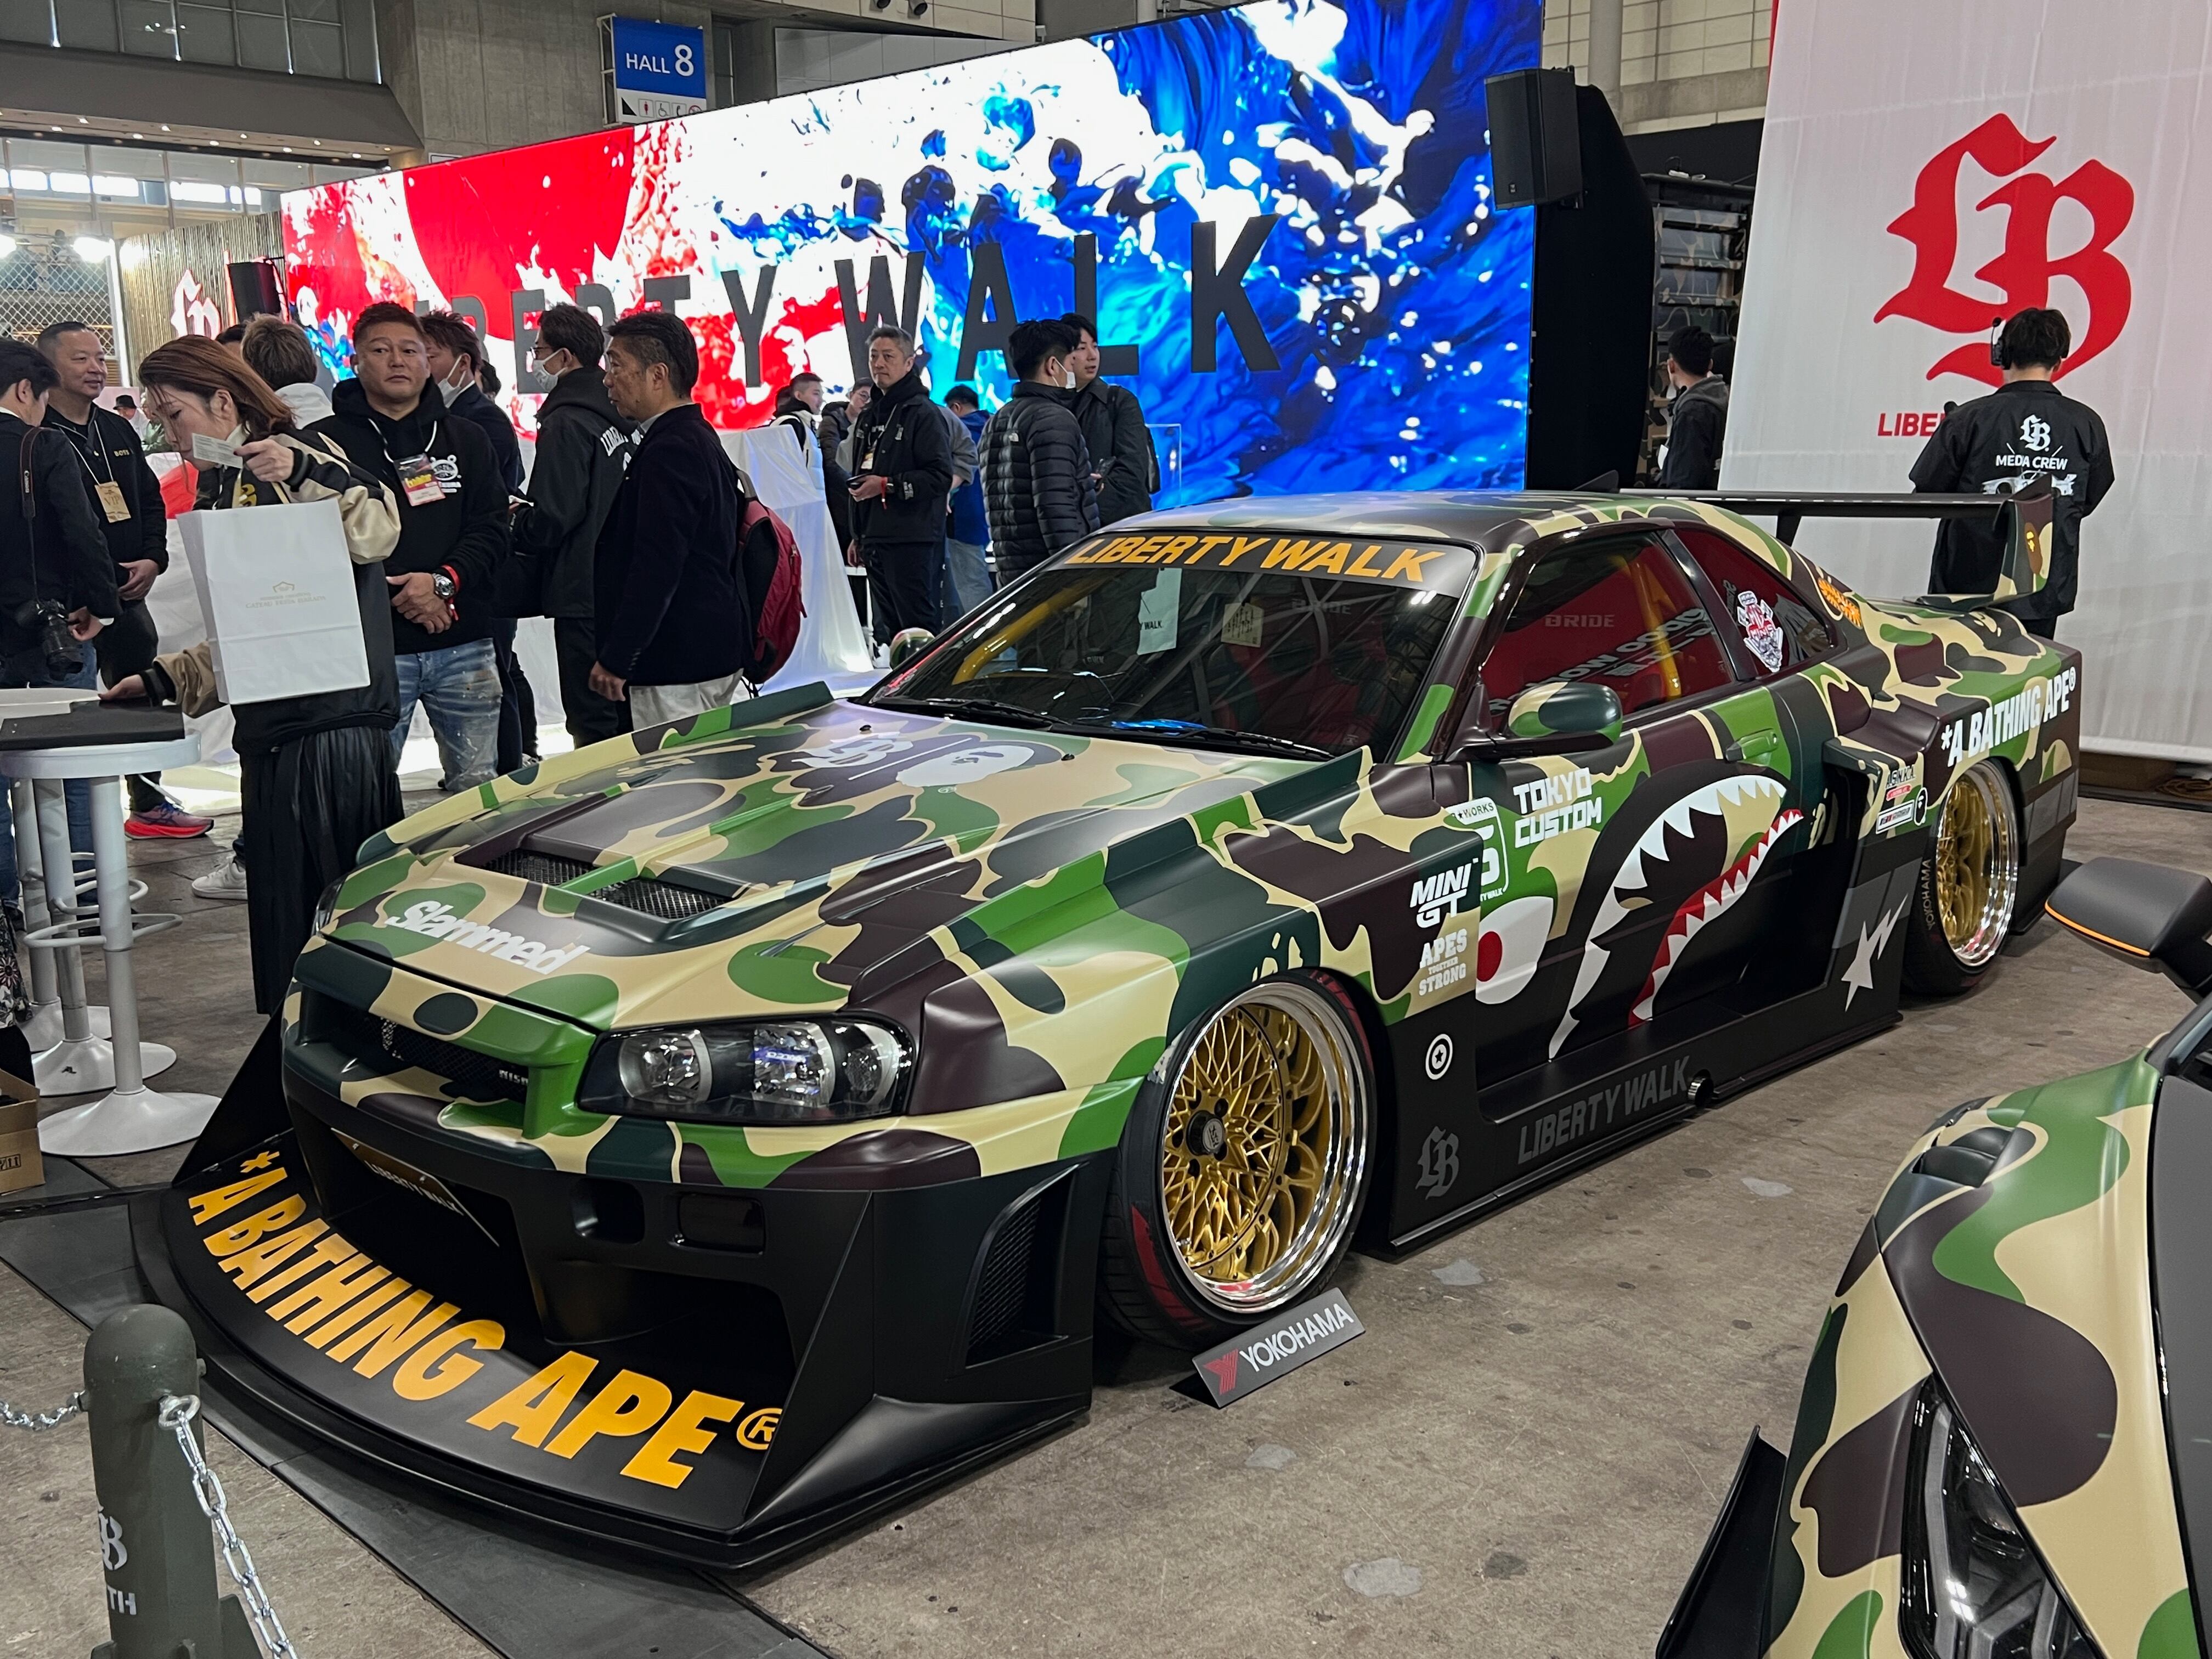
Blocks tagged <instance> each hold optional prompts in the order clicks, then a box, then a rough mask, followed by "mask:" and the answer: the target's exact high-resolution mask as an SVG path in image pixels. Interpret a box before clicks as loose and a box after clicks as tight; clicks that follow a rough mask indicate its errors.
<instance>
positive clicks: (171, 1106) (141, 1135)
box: [0, 735, 216, 1158]
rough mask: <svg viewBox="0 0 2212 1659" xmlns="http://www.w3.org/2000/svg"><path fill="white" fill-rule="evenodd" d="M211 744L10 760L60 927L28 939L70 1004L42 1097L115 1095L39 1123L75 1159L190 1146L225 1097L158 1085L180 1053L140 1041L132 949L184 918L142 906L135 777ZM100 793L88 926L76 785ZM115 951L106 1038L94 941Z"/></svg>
mask: <svg viewBox="0 0 2212 1659" xmlns="http://www.w3.org/2000/svg"><path fill="white" fill-rule="evenodd" d="M199 751H200V744H199V739H198V738H196V737H192V736H190V735H186V736H185V737H181V738H173V739H171V740H169V741H167V742H164V743H129V744H83V745H82V746H80V747H76V748H70V749H26V750H15V751H13V752H11V753H0V775H4V776H7V777H9V778H13V779H22V780H26V781H29V782H30V784H31V786H32V792H33V795H34V796H35V797H36V803H37V816H38V826H39V835H38V839H39V842H40V852H41V854H42V855H43V864H44V872H45V878H46V880H45V884H46V908H47V910H48V912H49V914H50V915H51V916H52V921H49V923H48V924H47V925H46V927H33V928H32V929H31V930H30V931H28V932H27V933H25V934H24V935H23V943H24V944H25V945H27V946H28V947H29V948H30V949H31V950H33V951H52V953H53V957H54V963H55V969H56V981H57V985H56V989H57V993H58V1000H59V1001H60V1003H61V1011H62V1025H63V1036H62V1040H61V1042H59V1043H58V1044H57V1045H56V1046H55V1047H54V1048H50V1049H48V1050H47V1051H46V1053H45V1054H41V1055H40V1056H39V1057H38V1059H37V1060H36V1062H35V1066H36V1069H37V1072H38V1079H37V1081H38V1085H39V1090H40V1093H41V1094H49V1093H51V1094H75V1093H82V1092H89V1091H93V1090H97V1089H109V1088H111V1085H112V1091H111V1092H110V1093H108V1094H106V1095H105V1096H103V1097H101V1098H100V1099H99V1100H95V1101H94V1102H93V1103H90V1104H89V1105H86V1106H74V1107H71V1108H70V1109H69V1110H67V1111H65V1112H57V1113H55V1114H54V1115H52V1117H49V1118H46V1120H44V1121H42V1122H41V1123H40V1125H39V1146H40V1150H41V1151H44V1152H52V1153H54V1154H57V1155H58V1156H61V1157H70V1158H111V1157H114V1156H116V1155H117V1154H118V1153H123V1152H151V1151H153V1150H154V1149H155V1147H157V1146H175V1145H176V1144H177V1143H178V1142H179V1141H184V1140H190V1139H193V1138H194V1137H195V1136H197V1134H198V1133H199V1132H200V1131H201V1130H202V1129H204V1128H205V1127H207V1121H208V1119H209V1118H210V1117H211V1116H213V1115H214V1114H215V1109H216V1097H214V1096H213V1095H200V1094H164V1093H161V1092H160V1091H156V1090H153V1089H149V1088H148V1087H147V1086H146V1078H147V1076H148V1075H149V1073H155V1072H159V1071H161V1070H162V1069H164V1068H166V1067H167V1066H170V1065H171V1064H173V1062H174V1061H175V1060H176V1054H175V1051H174V1050H173V1049H169V1048H164V1047H162V1046H161V1044H159V1043H142V1042H140V1041H139V1037H138V988H137V977H136V974H135V972H134V970H133V969H132V966H131V947H132V946H133V945H135V944H136V943H137V940H138V939H142V938H143V937H144V936H145V935H147V934H148V933H159V932H161V931H162V930H163V929H164V928H168V927H175V926H176V925H177V923H178V922H179V921H180V920H181V918H180V917H178V916H175V915H133V914H132V913H131V863H130V842H129V841H128V840H127V839H126V838H125V835H124V833H123V780H124V779H125V777H128V776H131V775H135V774H137V773H141V772H163V771H167V770H168V769H171V768H173V767H179V766H190V765H191V764H192V763H194V762H196V761H197V760H198V758H199ZM74 778H82V779H84V780H86V781H88V783H89V784H90V786H91V794H92V849H93V867H94V887H95V889H96V890H97V892H98V895H99V904H98V919H97V920H96V921H88V920H86V919H85V918H84V916H83V915H82V910H83V907H82V905H81V904H80V903H79V902H78V898H77V885H76V871H75V867H74V863H73V860H72V859H71V855H70V840H69V816H68V811H67V807H66V805H65V803H64V799H63V795H62V784H63V783H64V781H67V780H70V779H74ZM84 945H99V946H100V949H101V950H102V951H106V955H107V1007H108V1025H109V1028H110V1030H111V1032H112V1036H109V1037H100V1036H95V1035H94V1032H93V1029H92V1021H91V1017H90V1012H89V1010H88V1008H87V1007H86V1005H85V997H84V964H83V961H82V957H81V956H80V954H79V953H80V951H81V949H82V946H84Z"/></svg>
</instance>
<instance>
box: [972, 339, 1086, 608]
mask: <svg viewBox="0 0 2212 1659" xmlns="http://www.w3.org/2000/svg"><path fill="white" fill-rule="evenodd" d="M1075 349H1076V333H1075V331H1074V330H1073V329H1072V328H1070V327H1069V326H1068V325H1066V323H1062V322H1039V323H1024V324H1022V325H1021V326H1020V327H1018V328H1017V329H1015V330H1014V331H1013V333H1012V335H1011V336H1010V337H1008V339H1007V341H1006V357H1007V360H1008V362H1009V363H1010V365H1011V366H1012V368H1013V371H1014V373H1015V374H1016V375H1018V377H1019V380H1018V384H1017V385H1016V386H1015V387H1014V395H1013V396H1012V397H1011V398H1007V399H1006V403H1005V404H1002V405H1001V406H1000V410H999V412H998V413H997V414H995V415H994V416H991V419H990V422H989V423H988V424H987V425H986V426H985V427H984V428H983V442H982V451H983V511H984V513H986V514H987V516H988V517H989V519H990V520H991V545H992V547H993V549H994V550H995V551H996V552H997V554H998V559H999V580H1000V584H1001V585H1004V584H1006V583H1007V582H1012V581H1016V580H1019V579H1020V578H1021V576H1022V575H1023V574H1024V573H1025V572H1027V571H1028V570H1030V568H1032V567H1033V566H1036V565H1038V564H1042V562H1044V561H1045V560H1047V559H1048V558H1050V557H1051V556H1053V555H1054V554H1055V553H1057V552H1059V551H1060V550H1061V549H1062V548H1065V547H1069V546H1072V545H1073V544H1075V543H1077V542H1079V541H1080V540H1082V539H1083V538H1084V537H1085V536H1087V535H1089V534H1090V533H1091V532H1092V531H1094V530H1096V529H1097V528H1098V495H1097V489H1096V488H1095V487H1094V486H1093V485H1092V483H1091V452H1090V450H1089V449H1088V448H1086V447H1085V445H1084V442H1083V428H1081V427H1080V426H1079V425H1078V424H1077V423H1076V419H1075V414H1074V411H1073V410H1070V409H1069V408H1068V406H1067V398H1068V392H1067V383H1068V381H1069V380H1071V379H1073V370H1072V369H1070V368H1069V367H1068V362H1067V360H1068V359H1069V358H1070V357H1071V356H1073V355H1074V353H1075Z"/></svg>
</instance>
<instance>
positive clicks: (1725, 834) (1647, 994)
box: [1551, 772, 1802, 1055]
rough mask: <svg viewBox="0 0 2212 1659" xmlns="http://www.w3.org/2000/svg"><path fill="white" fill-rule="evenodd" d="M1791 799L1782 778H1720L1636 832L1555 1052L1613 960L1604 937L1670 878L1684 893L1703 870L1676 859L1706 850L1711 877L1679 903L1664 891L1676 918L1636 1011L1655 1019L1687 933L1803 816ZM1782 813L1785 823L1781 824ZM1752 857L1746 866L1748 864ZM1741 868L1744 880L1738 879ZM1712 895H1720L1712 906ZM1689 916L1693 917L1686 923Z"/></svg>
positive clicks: (1586, 950) (1724, 903)
mask: <svg viewBox="0 0 2212 1659" xmlns="http://www.w3.org/2000/svg"><path fill="white" fill-rule="evenodd" d="M1787 799H1789V792H1788V791H1787V790H1786V789H1785V788H1784V786H1783V784H1782V782H1781V781H1780V780H1779V779H1777V778H1772V777H1769V776H1766V775H1764V774H1761V773H1754V772H1747V773H1745V774H1743V775H1741V776H1739V777H1730V778H1723V779H1720V780H1719V781H1717V782H1713V783H1708V784H1705V785H1702V786H1700V787H1698V788H1696V789H1693V790H1692V791H1691V792H1690V793H1688V794H1686V795H1684V796H1683V797H1682V798H1681V799H1679V800H1677V801H1675V802H1674V804H1673V805H1670V806H1668V808H1667V810H1666V811H1664V812H1662V813H1661V814H1660V815H1659V817H1658V819H1657V821H1656V822H1655V823H1653V824H1652V825H1651V827H1650V829H1646V830H1645V831H1644V833H1643V835H1642V836H1639V837H1638V839H1637V842H1636V845H1635V846H1633V847H1632V848H1629V851H1628V856H1627V857H1626V858H1624V859H1623V860H1621V861H1620V868H1619V869H1618V870H1616V871H1615V872H1613V879H1612V880H1611V881H1610V882H1609V883H1607V885H1606V889H1605V896H1604V897H1603V899H1601V901H1600V902H1599V904H1598V908H1597V915H1595V918H1593V920H1592V921H1591V922H1590V929H1589V943H1588V944H1586V945H1584V946H1583V958H1582V962H1581V963H1580V965H1579V966H1578V967H1577V969H1576V972H1575V988H1574V992H1573V994H1571V996H1569V997H1568V999H1567V1010H1566V1012H1565V1013H1564V1014H1563V1015H1561V1016H1560V1018H1559V1030H1556V1031H1554V1032H1553V1034H1552V1042H1551V1053H1552V1054H1554V1055H1556V1054H1558V1053H1559V1050H1560V1049H1561V1048H1564V1047H1565V1045H1566V1041H1567V1038H1568V1037H1569V1036H1571V1035H1573V1032H1574V1030H1575V1027H1576V1025H1577V1023H1578V1022H1579V1018H1580V1010H1581V1008H1582V1006H1583V1001H1584V1000H1585V999H1586V998H1588V997H1589V994H1590V993H1591V992H1592V991H1594V990H1595V989H1596V987H1597V985H1598V981H1600V980H1601V979H1602V978H1603V977H1604V975H1605V970H1606V969H1607V966H1608V965H1609V964H1610V963H1611V962H1612V961H1613V945H1609V944H1607V943H1606V940H1607V937H1608V936H1609V935H1611V934H1612V933H1613V930H1614V929H1615V928H1617V927H1620V926H1621V925H1622V924H1623V923H1625V922H1628V921H1631V920H1632V918H1633V917H1634V916H1635V915H1636V914H1637V913H1638V912H1639V911H1641V910H1644V909H1645V908H1649V907H1650V905H1651V904H1652V903H1653V902H1655V890H1662V889H1663V886H1664V885H1665V884H1668V883H1669V882H1670V880H1671V884H1672V885H1673V887H1674V892H1680V890H1681V886H1682V884H1683V883H1685V882H1686V881H1688V880H1691V879H1694V878H1696V877H1697V876H1698V875H1699V874H1701V873H1702V872H1699V871H1696V870H1694V869H1692V868H1687V867H1678V864H1677V861H1678V860H1684V859H1686V858H1690V857H1692V856H1697V855H1699V854H1702V855H1703V856H1704V857H1705V858H1707V859H1709V860H1711V861H1710V862H1708V863H1706V864H1705V870H1708V871H1711V872H1713V873H1712V874H1711V877H1710V878H1707V879H1705V881H1703V882H1702V883H1700V884H1699V886H1698V887H1697V889H1696V890H1694V891H1693V892H1692V893H1691V894H1690V896H1689V897H1688V898H1686V899H1684V900H1680V901H1674V896H1673V893H1668V895H1667V900H1668V902H1669V908H1670V910H1671V911H1672V912H1673V918H1674V919H1673V921H1671V922H1670V923H1669V925H1668V929H1667V933H1666V935H1665V936H1664V937H1663V938H1662V940H1661V941H1660V944H1659V947H1658V949H1657V950H1656V951H1655V952H1654V954H1653V959H1652V965H1651V974H1650V976H1649V977H1648V980H1647V982H1646V984H1645V986H1644V991H1643V994H1641V995H1639V996H1638V999H1637V1003H1636V1009H1637V1012H1635V1013H1634V1014H1633V1015H1632V1019H1635V1020H1638V1021H1641V1020H1644V1019H1648V1018H1650V1002H1651V998H1652V997H1653V996H1655V995H1656V994H1657V992H1658V988H1659V984H1660V982H1661V981H1663V980H1664V979H1665V978H1666V976H1667V974H1668V971H1670V970H1671V969H1673V967H1674V963H1675V962H1676V961H1677V960H1679V959H1680V955H1681V951H1682V950H1683V948H1684V947H1685V946H1686V945H1687V944H1688V943H1689V939H1690V937H1691V936H1692V934H1694V933H1696V932H1697V931H1698V929H1699V928H1701V927H1704V926H1705V923H1706V922H1708V921H1712V920H1713V919H1714V918H1715V917H1717V916H1718V915H1721V913H1722V912H1723V911H1724V910H1726V909H1727V908H1728V907H1729V905H1731V904H1733V903H1735V901H1736V899H1737V898H1739V897H1741V896H1742V893H1743V890H1744V889H1745V888H1746V887H1747V886H1749V885H1750V883H1751V878H1752V877H1753V875H1755V874H1756V873H1757V872H1758V868H1759V864H1761V863H1763V862H1764V861H1765V857H1766V854H1767V852H1768V850H1770V849H1771V847H1772V845H1773V842H1774V840H1775V839H1776V838H1777V837H1778V836H1780V835H1781V833H1782V832H1783V830H1784V829H1788V828H1789V827H1790V824H1794V823H1797V822H1798V821H1799V819H1800V818H1801V817H1802V814H1800V813H1798V812H1796V811H1794V810H1792V811H1790V812H1788V813H1787V814H1786V815H1785V814H1784V802H1785V801H1786V800H1787ZM1784 816H1786V817H1788V819H1789V823H1781V822H1779V821H1780V820H1781V819H1782V818H1783V817H1784ZM1736 848H1742V849H1743V850H1742V851H1741V852H1740V853H1736V854H1735V856H1734V857H1733V858H1731V857H1730V856H1729V854H1730V853H1731V852H1734V851H1735V849H1736ZM1747 860H1748V861H1749V862H1748V867H1747V868H1746V867H1743V866H1745V865H1746V861H1747ZM1739 871H1741V879H1740V880H1739V879H1737V877H1738V874H1739ZM1731 883H1733V885H1731ZM1709 899H1717V900H1718V903H1717V906H1715V907H1714V908H1711V909H1710V911H1708V909H1707V904H1708V901H1709ZM1691 916H1694V921H1688V922H1687V925H1686V918H1688V917H1691ZM1678 932H1679V933H1680V937H1679V938H1678V937H1677V933H1678Z"/></svg>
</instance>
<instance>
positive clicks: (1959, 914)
mask: <svg viewBox="0 0 2212 1659" xmlns="http://www.w3.org/2000/svg"><path fill="white" fill-rule="evenodd" d="M2020 855H2021V842H2020V814H2019V813H2018V811H2016V810H2015V807H2014V805H2013V798H2012V783H2011V781H2010V780H2009V779H2008V778H2007V777H2006V776H2005V774H2004V769H2002V767H2000V766H1999V765H1998V764H1997V763H1996V762H1995V761H1987V760H1984V761H1977V762H1975V763H1974V764H1973V765H1972V766H1970V767H1968V768H1967V769H1966V771H1965V772H1963V773H1961V774H1960V775H1959V776H1958V777H1957V778H1955V779H1954V780H1953V781H1952V783H1951V787H1950V790H1949V792H1948V793H1947V794H1946V795H1945V796H1944V797H1943V812H1942V817H1940V818H1938V819H1937V820H1936V833H1935V834H1934V835H1933V836H1930V837H1929V844H1928V854H1927V856H1926V857H1925V858H1923V859H1922V860H1921V861H1920V886H1919V890H1917V892H1916V893H1915V894H1914V895H1913V902H1912V917H1911V923H1910V925H1909V927H1908V928H1907V930H1906V933H1905V984H1906V985H1907V986H1909V987H1911V989H1913V990H1915V991H1918V992H1921V993H1923V994H1930V995H1936V996H1952V995H1956V994H1958V993H1959V992H1961V991H1966V990H1970V989H1972V987H1973V986H1974V985H1976V984H1977V983H1978V982H1979V981H1980V980H1981V977H1982V975H1984V974H1986V973H1987V972H1989V970H1990V964H1992V963H1995V962H1996V957H1997V952H1998V951H2000V950H2002V948H2003V946H2004V942H2005V939H2006V938H2007V937H2008V935H2009V934H2010V933H2011V931H2012V924H2013V913H2014V910H2015V908H2016V907H2017V906H2018V904H2019V902H2020Z"/></svg>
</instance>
